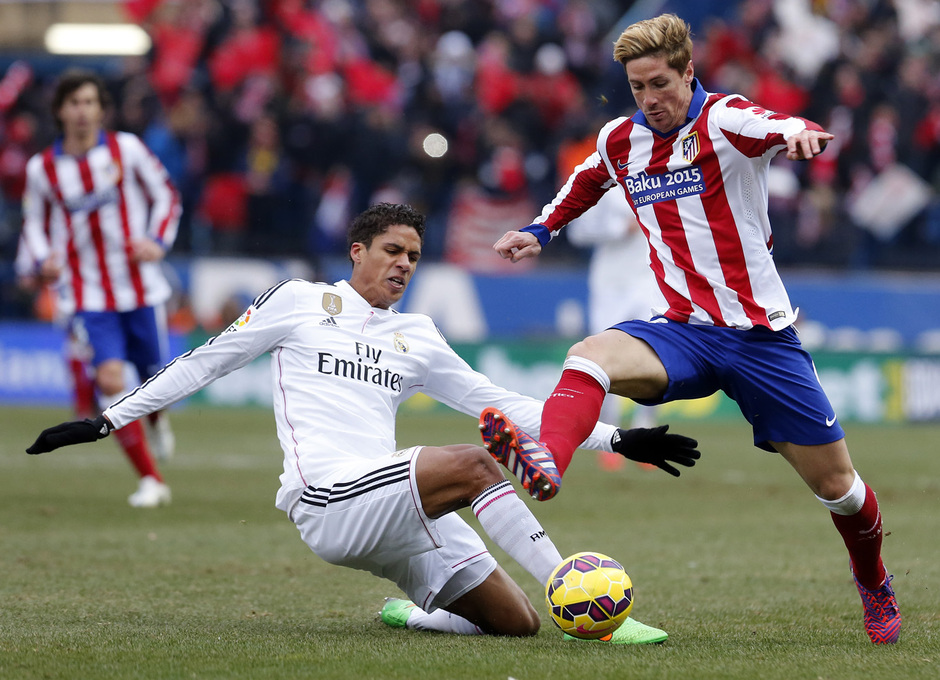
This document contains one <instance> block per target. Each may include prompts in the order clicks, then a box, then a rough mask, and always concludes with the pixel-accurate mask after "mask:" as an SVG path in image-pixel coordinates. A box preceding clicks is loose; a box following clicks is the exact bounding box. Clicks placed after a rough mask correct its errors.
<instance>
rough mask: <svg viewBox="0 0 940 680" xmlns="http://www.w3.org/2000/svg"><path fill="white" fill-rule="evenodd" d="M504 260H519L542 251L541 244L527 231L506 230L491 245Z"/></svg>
mask: <svg viewBox="0 0 940 680" xmlns="http://www.w3.org/2000/svg"><path fill="white" fill-rule="evenodd" d="M493 250H495V251H496V252H497V253H499V256H500V257H501V258H503V259H504V260H512V261H513V262H519V261H520V260H524V259H525V258H527V257H535V256H536V255H538V254H539V253H541V252H542V244H540V243H539V239H538V237H537V236H535V234H531V233H529V232H527V231H507V232H506V234H505V235H503V237H502V238H501V239H499V240H498V241H497V242H496V244H495V245H494V246H493Z"/></svg>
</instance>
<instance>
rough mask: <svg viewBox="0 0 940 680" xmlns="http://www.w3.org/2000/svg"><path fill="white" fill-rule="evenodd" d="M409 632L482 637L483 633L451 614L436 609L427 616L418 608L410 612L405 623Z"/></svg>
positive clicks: (463, 619)
mask: <svg viewBox="0 0 940 680" xmlns="http://www.w3.org/2000/svg"><path fill="white" fill-rule="evenodd" d="M405 627H406V628H410V629H411V630H436V631H438V632H440V633H456V634H457V635H483V631H482V630H480V629H479V628H478V627H476V626H475V625H473V624H472V623H470V622H469V621H467V619H465V618H463V617H462V616H457V615H456V614H451V613H450V612H448V611H445V610H443V609H436V610H435V611H433V612H432V613H430V614H428V613H427V612H426V611H424V610H423V609H421V608H420V607H415V608H414V609H412V610H411V616H409V617H408V621H407V622H406V623H405Z"/></svg>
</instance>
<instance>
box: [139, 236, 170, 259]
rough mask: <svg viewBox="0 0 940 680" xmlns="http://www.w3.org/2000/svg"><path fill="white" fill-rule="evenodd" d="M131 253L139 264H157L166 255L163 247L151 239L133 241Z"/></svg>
mask: <svg viewBox="0 0 940 680" xmlns="http://www.w3.org/2000/svg"><path fill="white" fill-rule="evenodd" d="M131 253H132V255H133V258H134V259H135V260H136V261H137V262H156V261H157V260H162V259H163V256H164V255H166V251H165V250H164V249H163V246H161V245H160V244H159V243H157V242H156V241H154V240H153V239H149V238H141V239H137V240H135V241H131Z"/></svg>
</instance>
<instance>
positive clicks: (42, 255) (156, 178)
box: [22, 70, 179, 507]
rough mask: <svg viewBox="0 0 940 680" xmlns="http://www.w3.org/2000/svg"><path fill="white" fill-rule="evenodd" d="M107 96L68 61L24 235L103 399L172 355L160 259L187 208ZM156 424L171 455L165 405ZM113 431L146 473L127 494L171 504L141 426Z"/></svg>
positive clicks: (34, 174)
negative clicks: (113, 125)
mask: <svg viewBox="0 0 940 680" xmlns="http://www.w3.org/2000/svg"><path fill="white" fill-rule="evenodd" d="M108 104H109V98H108V93H107V90H106V89H105V86H104V83H103V82H102V80H101V79H100V78H99V77H98V76H97V75H96V74H94V73H91V72H88V71H78V70H76V71H68V72H66V73H65V74H64V75H63V76H62V77H61V79H60V80H59V82H58V84H57V85H56V89H55V95H54V97H53V102H52V111H53V115H54V117H55V120H56V122H57V124H58V126H59V129H60V131H61V135H60V136H59V137H58V138H57V139H56V141H55V142H54V143H53V144H52V146H50V147H48V148H47V149H45V150H44V151H42V152H40V153H38V154H36V155H34V156H33V157H32V158H31V159H30V160H29V163H28V164H27V167H26V189H25V193H24V198H23V206H24V207H23V214H24V218H23V238H22V243H23V248H24V250H25V251H26V253H27V255H26V256H24V257H28V259H29V260H30V261H31V262H33V263H35V266H36V274H37V275H38V276H39V278H40V279H42V280H44V281H53V282H55V284H56V292H57V294H58V298H59V299H58V304H57V307H58V312H59V315H60V316H61V317H63V318H69V319H70V322H69V323H70V324H71V326H72V327H73V332H72V335H73V336H74V337H80V338H86V339H87V343H88V344H89V345H90V347H91V351H92V356H91V364H92V366H93V368H94V377H95V386H96V388H97V391H98V395H99V399H100V403H101V405H102V408H103V407H104V406H107V405H108V404H110V403H111V402H113V401H114V400H116V399H117V398H118V397H120V396H121V395H122V394H123V393H124V392H125V391H126V388H127V386H126V384H125V377H124V369H125V363H126V362H131V363H132V364H133V365H134V367H135V368H136V369H137V373H138V375H139V378H140V380H146V379H148V378H150V377H151V376H152V375H153V374H154V373H155V372H156V371H157V369H158V368H159V367H160V366H161V365H162V364H163V363H164V361H165V360H166V357H167V354H168V351H169V348H168V341H167V332H166V313H165V310H164V308H163V304H164V303H165V302H166V300H167V299H168V298H169V296H170V292H171V291H170V286H169V284H168V282H167V280H166V278H165V277H164V275H163V273H162V272H161V269H160V260H162V259H163V256H164V254H165V253H166V251H167V249H169V248H170V247H171V246H172V245H173V239H174V237H175V235H176V226H177V221H178V219H179V201H178V199H177V196H176V192H175V190H174V188H173V186H172V184H171V183H170V180H169V178H168V176H167V173H166V170H165V169H164V168H163V166H162V165H161V164H160V162H159V161H158V160H157V159H156V158H155V157H154V156H153V154H151V153H150V151H149V150H148V149H147V148H146V147H145V146H144V145H143V143H142V142H141V141H140V139H139V138H137V137H136V136H135V135H133V134H131V133H127V132H110V131H106V130H104V128H103V123H104V116H105V112H106V109H107V107H108ZM147 423H148V425H149V429H150V439H151V442H152V445H153V447H154V449H155V451H156V453H157V455H158V457H160V458H162V459H167V458H169V457H170V456H172V454H173V446H174V443H173V433H172V430H171V429H170V424H169V419H168V417H167V416H166V414H164V413H162V412H156V413H154V414H152V415H151V417H150V418H148V420H147ZM115 436H116V437H117V439H118V442H119V443H120V445H121V447H122V448H123V449H124V452H125V454H126V455H127V457H128V459H129V460H130V462H131V464H132V465H133V466H134V468H135V470H136V471H137V473H138V475H139V476H140V483H139V486H138V488H137V490H136V491H135V492H134V493H133V494H131V496H130V497H129V498H128V502H129V503H130V504H131V505H132V506H134V507H156V506H158V505H163V504H166V503H169V501H170V489H169V487H168V486H167V485H166V484H165V483H164V481H163V477H162V476H161V474H160V472H159V470H158V469H157V466H156V464H155V463H154V460H153V457H152V456H151V450H150V449H151V447H150V444H148V440H147V436H146V435H145V433H144V429H143V426H142V425H141V424H140V423H139V422H134V423H128V425H127V426H126V427H123V428H122V429H120V430H119V431H117V432H116V434H115Z"/></svg>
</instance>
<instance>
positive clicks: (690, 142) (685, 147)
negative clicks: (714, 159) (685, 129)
mask: <svg viewBox="0 0 940 680" xmlns="http://www.w3.org/2000/svg"><path fill="white" fill-rule="evenodd" d="M701 150H702V146H701V144H700V143H699V139H698V131H697V130H696V131H695V132H693V133H692V134H690V135H686V136H685V137H683V138H682V158H683V159H684V160H685V161H686V162H687V163H691V162H692V161H694V160H695V157H696V156H698V152H699V151H701Z"/></svg>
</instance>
